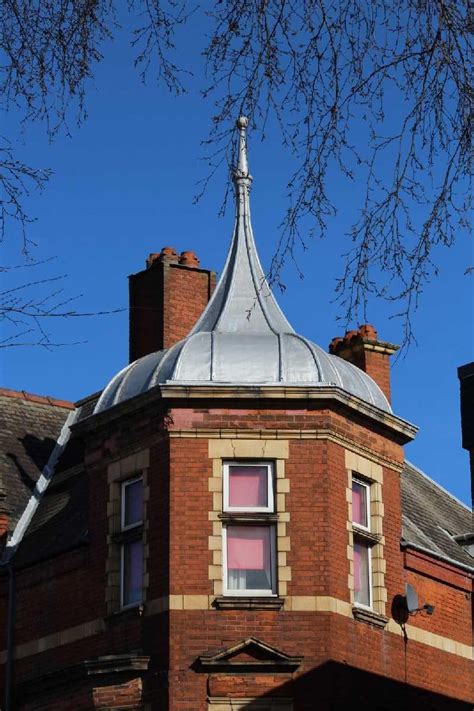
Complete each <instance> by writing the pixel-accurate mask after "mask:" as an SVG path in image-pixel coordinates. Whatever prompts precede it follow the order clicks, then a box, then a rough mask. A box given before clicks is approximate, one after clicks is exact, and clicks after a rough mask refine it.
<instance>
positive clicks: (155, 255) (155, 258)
mask: <svg viewBox="0 0 474 711" xmlns="http://www.w3.org/2000/svg"><path fill="white" fill-rule="evenodd" d="M160 257H161V252H151V254H149V255H148V259H147V260H146V268H147V269H150V268H151V267H154V266H155V265H156V264H157V263H158V262H159V261H160Z"/></svg>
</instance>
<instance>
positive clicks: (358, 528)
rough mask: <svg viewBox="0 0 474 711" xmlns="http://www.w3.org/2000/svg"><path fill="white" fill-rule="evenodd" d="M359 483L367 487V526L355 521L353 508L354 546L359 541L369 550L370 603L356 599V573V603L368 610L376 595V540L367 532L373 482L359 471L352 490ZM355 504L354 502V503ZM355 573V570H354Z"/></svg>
mask: <svg viewBox="0 0 474 711" xmlns="http://www.w3.org/2000/svg"><path fill="white" fill-rule="evenodd" d="M354 482H355V483H356V484H359V486H362V487H363V488H364V489H365V509H366V521H367V526H364V525H363V524H361V523H357V522H356V521H354V511H353V510H352V521H351V523H352V536H353V542H352V547H353V549H354V547H355V546H354V544H355V543H356V542H357V543H358V544H359V545H361V546H363V547H364V548H365V549H366V550H367V567H368V578H369V601H368V604H366V603H365V602H358V601H356V600H355V595H356V588H355V575H354V605H356V606H357V607H361V608H364V609H366V610H373V603H374V595H373V585H374V583H373V576H372V547H373V546H374V543H375V542H374V541H373V540H371V539H370V538H369V537H368V536H367V534H369V535H370V534H371V533H372V522H371V487H372V485H371V482H369V481H367V480H366V479H364V478H363V477H361V476H360V474H359V473H358V472H353V473H352V478H351V491H352V492H353V489H352V484H353V483H354ZM352 505H353V504H352ZM354 573H355V571H354Z"/></svg>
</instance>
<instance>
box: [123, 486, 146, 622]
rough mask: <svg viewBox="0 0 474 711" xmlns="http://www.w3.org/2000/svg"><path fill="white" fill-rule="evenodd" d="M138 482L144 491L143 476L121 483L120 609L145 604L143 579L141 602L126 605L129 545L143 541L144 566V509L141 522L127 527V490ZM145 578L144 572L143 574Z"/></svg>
mask: <svg viewBox="0 0 474 711" xmlns="http://www.w3.org/2000/svg"><path fill="white" fill-rule="evenodd" d="M137 481H141V483H142V491H143V488H144V480H143V474H139V475H137V476H133V477H130V478H128V479H125V480H124V481H121V482H119V484H120V533H119V535H120V538H121V540H120V609H121V610H129V609H130V608H133V607H138V606H140V605H142V604H143V597H144V589H143V579H142V585H141V597H140V600H136V601H134V602H129V603H125V548H126V546H127V545H130V544H131V543H134V542H135V541H141V544H142V560H143V564H144V550H143V509H142V517H141V519H140V521H135V522H134V523H131V524H128V525H125V490H126V488H127V487H128V486H130V485H131V484H135V483H136V482H137ZM142 577H143V572H142Z"/></svg>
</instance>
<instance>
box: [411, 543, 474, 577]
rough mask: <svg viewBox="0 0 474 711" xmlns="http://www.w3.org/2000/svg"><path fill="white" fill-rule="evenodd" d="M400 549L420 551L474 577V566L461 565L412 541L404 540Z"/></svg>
mask: <svg viewBox="0 0 474 711" xmlns="http://www.w3.org/2000/svg"><path fill="white" fill-rule="evenodd" d="M400 547H401V548H412V549H413V550H415V551H419V552H420V553H425V554H426V555H429V556H431V557H432V558H436V559H437V560H441V561H443V562H444V563H449V564H450V565H454V566H455V567H456V568H461V569H462V570H465V571H466V572H467V573H470V575H474V565H467V564H466V563H460V562H459V561H458V560H454V558H450V557H449V556H447V555H443V554H442V553H436V552H435V551H433V550H430V549H429V548H425V547H424V546H419V545H418V544H417V543H412V542H411V541H405V540H404V539H403V538H402V540H401V541H400Z"/></svg>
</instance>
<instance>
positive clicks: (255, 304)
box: [95, 118, 391, 412]
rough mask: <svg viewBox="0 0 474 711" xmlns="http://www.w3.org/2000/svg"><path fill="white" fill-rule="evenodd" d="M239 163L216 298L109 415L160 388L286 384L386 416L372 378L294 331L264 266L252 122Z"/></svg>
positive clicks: (150, 359)
mask: <svg viewBox="0 0 474 711" xmlns="http://www.w3.org/2000/svg"><path fill="white" fill-rule="evenodd" d="M237 125H238V128H239V131H240V141H239V160H238V165H237V168H236V170H235V171H234V175H233V181H234V185H235V193H236V220H235V227H234V234H233V238H232V243H231V246H230V250H229V254H228V256H227V260H226V263H225V266H224V269H223V272H222V276H221V278H220V280H219V283H218V284H217V287H216V289H215V291H214V294H213V296H212V298H211V300H210V301H209V303H208V305H207V307H206V309H205V310H204V312H203V314H202V316H201V318H200V319H199V321H198V322H197V324H196V325H195V327H194V328H193V329H192V331H191V332H190V334H189V336H188V337H187V338H185V339H184V340H182V341H180V342H179V343H176V344H175V345H173V346H172V347H171V348H168V349H167V350H164V351H158V352H156V353H150V354H149V355H146V356H144V357H143V358H140V359H139V360H137V361H135V362H134V363H131V364H130V365H129V366H127V367H126V368H124V369H123V370H122V371H120V372H119V373H118V374H117V375H116V376H115V377H114V378H113V379H112V380H111V381H110V383H109V384H108V385H107V387H106V388H105V390H104V391H103V393H102V396H101V397H100V399H99V401H98V403H97V405H96V408H95V412H102V411H103V410H106V409H108V408H110V407H112V406H114V405H117V404H118V403H121V402H124V401H126V400H129V399H130V398H132V397H135V396H136V395H139V394H140V393H144V392H146V391H147V390H149V389H150V388H153V387H155V386H159V385H165V384H167V385H169V384H176V385H178V384H179V385H190V386H196V387H198V386H200V385H201V386H202V385H206V386H209V385H216V386H218V385H243V386H246V385H247V386H258V385H266V386H269V385H279V386H281V385H287V386H305V387H321V386H324V385H326V386H328V385H329V386H335V387H340V388H341V389H342V390H345V391H347V392H349V393H351V394H352V395H356V396H357V397H359V398H361V399H362V400H364V401H365V402H368V403H370V404H371V405H375V406H376V407H378V408H380V409H381V410H385V411H387V412H391V409H390V405H389V403H388V401H387V398H386V397H385V395H384V394H383V392H382V391H381V389H380V388H379V386H378V385H377V384H376V383H375V382H374V381H373V380H372V378H370V377H369V376H368V375H367V374H366V373H364V372H363V371H362V370H360V369H359V368H357V367H356V366H354V365H352V364H351V363H348V362H346V361H344V360H343V359H342V358H338V357H337V356H334V355H330V354H328V353H326V352H325V351H324V350H323V349H322V348H320V347H319V346H317V345H316V344H315V343H312V342H311V341H309V340H308V339H306V338H304V337H303V336H300V335H298V334H296V333H295V331H294V329H293V328H292V327H291V325H290V324H289V323H288V321H287V319H286V318H285V316H284V315H283V313H282V311H281V310H280V308H279V306H278V304H277V302H276V300H275V298H274V296H273V294H272V291H271V289H270V288H269V286H268V283H267V281H266V279H265V275H264V272H263V269H262V267H261V264H260V261H259V258H258V255H257V251H256V248H255V241H254V237H253V232H252V225H251V221H250V202H249V193H250V187H251V184H252V177H251V175H250V174H249V170H248V164H247V149H246V132H245V129H246V126H247V120H246V119H244V118H241V119H239V121H238V123H237Z"/></svg>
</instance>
